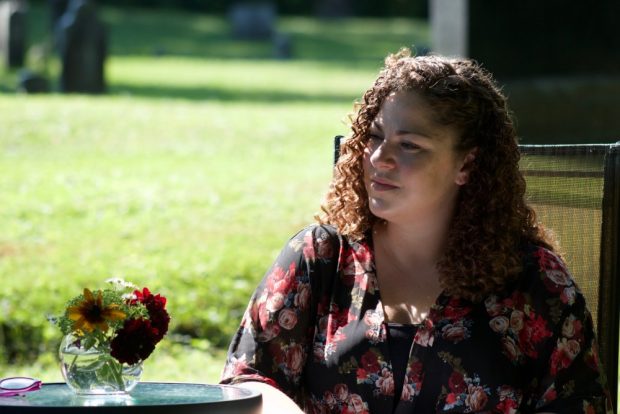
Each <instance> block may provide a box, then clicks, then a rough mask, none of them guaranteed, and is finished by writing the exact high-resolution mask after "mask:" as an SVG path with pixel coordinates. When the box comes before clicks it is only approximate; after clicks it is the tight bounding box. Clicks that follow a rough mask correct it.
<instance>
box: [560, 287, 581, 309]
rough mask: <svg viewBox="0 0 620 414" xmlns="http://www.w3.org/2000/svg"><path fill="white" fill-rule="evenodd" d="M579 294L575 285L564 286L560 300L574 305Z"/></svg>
mask: <svg viewBox="0 0 620 414" xmlns="http://www.w3.org/2000/svg"><path fill="white" fill-rule="evenodd" d="M576 296H577V291H576V289H575V286H571V287H567V288H564V290H563V291H562V294H561V295H560V300H561V301H562V303H564V304H566V305H572V304H573V303H575V297H576Z"/></svg>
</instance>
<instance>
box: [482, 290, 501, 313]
mask: <svg viewBox="0 0 620 414" xmlns="http://www.w3.org/2000/svg"><path fill="white" fill-rule="evenodd" d="M484 306H485V307H486V309H487V313H488V314H489V315H490V316H497V315H499V314H500V313H501V312H502V305H501V304H500V303H499V302H498V301H497V296H495V295H491V296H489V297H487V298H486V299H485V301H484Z"/></svg>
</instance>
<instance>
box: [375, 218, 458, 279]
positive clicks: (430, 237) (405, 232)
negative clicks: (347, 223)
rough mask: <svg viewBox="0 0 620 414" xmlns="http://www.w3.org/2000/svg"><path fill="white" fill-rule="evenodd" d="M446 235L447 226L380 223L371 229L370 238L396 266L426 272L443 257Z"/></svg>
mask: <svg viewBox="0 0 620 414" xmlns="http://www.w3.org/2000/svg"><path fill="white" fill-rule="evenodd" d="M447 232H448V228H447V226H445V228H438V227H436V226H430V225H410V226H403V225H398V224H396V223H389V222H380V223H378V224H377V225H375V227H374V229H373V237H374V239H375V240H376V241H377V242H378V243H379V244H380V245H381V248H382V249H383V250H384V251H386V252H387V253H388V255H389V256H390V258H391V259H392V260H394V261H395V262H396V263H397V264H398V265H399V266H401V267H403V268H412V266H415V267H416V268H427V269H429V268H434V267H435V265H436V264H437V262H438V261H439V259H440V258H441V256H442V255H443V252H444V249H445V243H446V237H447Z"/></svg>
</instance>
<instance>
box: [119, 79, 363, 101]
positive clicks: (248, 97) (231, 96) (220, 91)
mask: <svg viewBox="0 0 620 414" xmlns="http://www.w3.org/2000/svg"><path fill="white" fill-rule="evenodd" d="M109 93H110V94H112V95H131V96H137V97H145V98H162V99H171V98H172V99H185V100H191V101H203V100H215V101H223V102H254V103H260V102H264V103H274V102H275V103H278V102H295V101H299V102H306V103H352V102H353V101H354V100H356V99H358V98H359V97H357V96H353V95H346V94H338V93H303V92H295V91H273V90H269V91H252V90H237V89H228V88H223V87H222V88H218V87H208V88H205V87H191V88H188V87H178V86H155V85H148V86H139V85H133V84H119V83H115V84H113V85H110V87H109Z"/></svg>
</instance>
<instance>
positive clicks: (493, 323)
mask: <svg viewBox="0 0 620 414" xmlns="http://www.w3.org/2000/svg"><path fill="white" fill-rule="evenodd" d="M508 324H509V321H508V318H507V317H505V316H496V317H495V318H493V319H491V320H490V321H489V326H490V327H491V329H492V330H493V332H497V333H500V334H503V333H504V332H506V330H507V329H508Z"/></svg>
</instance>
